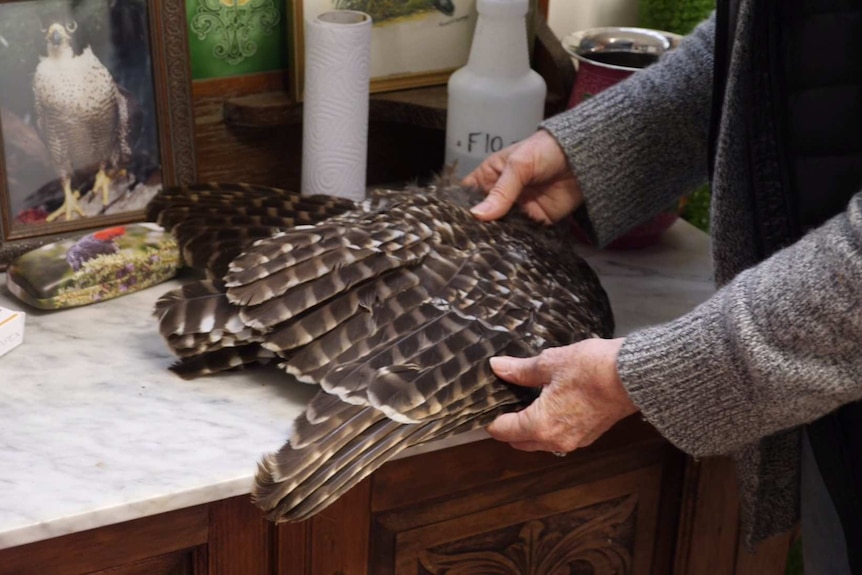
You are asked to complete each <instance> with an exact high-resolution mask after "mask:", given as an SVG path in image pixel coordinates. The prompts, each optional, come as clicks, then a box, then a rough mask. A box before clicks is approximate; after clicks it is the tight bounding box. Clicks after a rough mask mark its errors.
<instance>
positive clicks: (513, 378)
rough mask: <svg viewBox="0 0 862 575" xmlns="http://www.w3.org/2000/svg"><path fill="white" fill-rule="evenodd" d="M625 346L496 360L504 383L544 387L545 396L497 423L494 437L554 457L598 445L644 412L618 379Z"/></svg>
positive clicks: (599, 343) (589, 345)
mask: <svg viewBox="0 0 862 575" xmlns="http://www.w3.org/2000/svg"><path fill="white" fill-rule="evenodd" d="M622 343H623V339H622V338H620V339H598V338H594V339H587V340H584V341H580V342H578V343H575V344H572V345H567V346H564V347H555V348H549V349H546V350H544V351H543V352H542V353H540V354H539V355H537V356H535V357H531V358H525V359H519V358H513V357H494V358H491V368H492V369H493V370H494V372H495V373H496V374H497V375H498V376H499V377H500V378H502V379H504V380H506V381H508V382H510V383H515V384H518V385H524V386H530V387H538V386H542V392H541V395H539V397H538V398H537V399H536V400H535V401H534V402H533V403H532V404H531V405H530V406H529V407H527V408H526V409H524V410H522V411H518V412H516V413H506V414H503V415H500V416H499V417H497V419H495V420H494V421H493V422H492V423H491V424H490V425H489V426H488V428H487V429H488V433H489V434H490V435H491V437H493V438H494V439H497V440H499V441H505V442H507V443H510V444H511V445H512V447H514V448H516V449H521V450H523V451H551V452H554V453H568V452H570V451H573V450H575V449H577V448H579V447H584V446H587V445H589V444H590V443H592V442H593V441H595V440H596V439H598V438H599V437H600V436H601V435H602V434H603V433H604V432H605V431H607V430H608V429H610V428H611V427H612V426H613V425H614V424H615V423H616V422H618V421H619V420H621V419H623V418H624V417H626V416H628V415H631V414H633V413H635V412H637V411H638V409H637V407H636V406H635V405H634V403H632V401H631V399H629V396H628V394H627V393H626V390H625V388H624V387H623V385H622V383H621V382H620V378H619V374H618V373H617V367H616V360H617V355H618V353H619V350H620V347H621V346H622Z"/></svg>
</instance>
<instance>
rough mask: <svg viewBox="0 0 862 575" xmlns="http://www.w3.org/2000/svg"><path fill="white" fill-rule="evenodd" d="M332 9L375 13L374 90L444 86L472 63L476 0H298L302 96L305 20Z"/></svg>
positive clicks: (297, 74)
mask: <svg viewBox="0 0 862 575" xmlns="http://www.w3.org/2000/svg"><path fill="white" fill-rule="evenodd" d="M327 10H358V11H360V12H365V13H366V14H368V15H370V16H371V19H372V21H373V22H374V28H373V30H372V32H371V92H372V93H373V92H385V91H390V90H402V89H406V88H417V87H420V86H433V85H436V84H445V83H446V81H447V80H448V79H449V75H450V74H451V73H452V72H453V71H454V70H456V69H458V68H460V67H461V66H463V65H464V64H466V63H467V58H468V57H469V55H470V44H471V42H472V40H473V28H474V26H475V25H476V0H293V18H292V24H293V25H292V28H293V41H292V48H293V54H292V55H293V58H292V60H293V69H294V82H293V83H294V86H295V87H296V96H297V99H298V100H299V99H301V95H302V85H303V81H302V74H303V67H304V51H303V41H304V37H303V36H304V35H303V28H304V26H303V23H304V22H305V20H306V19H308V18H314V17H316V16H317V15H318V14H320V13H322V12H325V11H327Z"/></svg>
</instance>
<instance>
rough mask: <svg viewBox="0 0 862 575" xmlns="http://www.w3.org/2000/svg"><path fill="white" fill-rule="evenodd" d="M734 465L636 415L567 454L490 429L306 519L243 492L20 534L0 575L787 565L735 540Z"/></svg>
mask: <svg viewBox="0 0 862 575" xmlns="http://www.w3.org/2000/svg"><path fill="white" fill-rule="evenodd" d="M737 522H738V512H737V501H736V494H735V487H734V484H733V478H732V466H731V465H729V463H728V462H727V461H726V460H716V461H715V462H710V461H707V462H704V463H700V464H694V463H693V462H691V461H690V460H688V459H687V458H686V457H685V456H683V455H682V454H681V453H680V452H678V451H677V450H675V449H674V448H673V447H671V446H670V445H669V444H667V443H666V442H665V441H664V440H662V439H661V438H660V437H659V436H658V435H657V434H656V433H655V432H654V431H653V430H652V429H651V428H650V427H649V426H648V425H647V424H645V423H643V422H642V421H641V420H640V419H639V418H636V417H633V418H629V419H628V420H626V421H624V422H622V423H621V424H620V425H618V426H617V427H615V428H614V429H612V430H611V431H610V432H609V433H607V434H606V435H605V436H604V437H602V438H601V439H600V440H599V441H598V442H596V444H594V445H592V446H590V447H588V448H585V449H582V450H579V451H577V452H575V453H573V454H570V455H569V456H567V457H562V458H561V457H555V456H553V455H550V454H546V453H522V452H518V451H515V450H513V449H511V448H509V447H508V446H507V445H504V444H500V443H497V442H495V441H493V440H484V441H478V442H474V443H469V444H465V445H461V446H458V447H452V448H448V449H444V450H440V451H434V452H430V453H425V454H421V455H417V456H414V457H409V458H405V459H401V460H397V461H394V462H390V463H388V464H387V465H385V466H383V467H382V468H381V469H379V470H378V471H377V472H376V473H374V474H373V475H372V476H371V477H370V478H369V479H368V480H366V481H363V482H362V483H360V484H359V485H358V486H357V487H356V488H354V489H353V490H352V491H350V492H349V493H348V494H346V495H345V496H344V497H343V498H342V499H340V500H339V501H337V502H336V503H335V504H334V505H332V506H330V507H329V508H327V509H326V510H324V511H323V512H322V513H320V514H319V515H317V516H315V517H313V518H312V519H310V520H308V521H306V522H304V523H299V524H281V525H273V524H271V523H269V522H267V521H266V520H264V519H263V518H262V516H261V513H260V512H259V511H258V510H257V509H256V508H255V507H253V506H252V505H251V503H250V502H249V500H248V497H247V496H246V497H234V498H231V499H227V500H223V501H217V502H214V503H210V504H207V505H199V506H196V507H192V508H189V509H182V510H178V511H172V512H169V513H164V514H161V515H157V516H153V517H147V518H143V519H139V520H135V521H130V522H127V523H122V524H118V525H112V526H107V527H103V528H100V529H94V530H90V531H85V532H81V533H75V534H72V535H66V536H62V537H58V538H55V539H51V540H46V541H40V542H37V543H32V544H29V545H24V546H21V547H17V548H12V549H6V550H0V575H12V574H14V575H28V574H34V575H35V574H39V575H44V574H50V575H84V574H94V575H318V574H320V575H390V574H397V575H408V574H409V575H429V574H435V575H436V574H451V575H455V574H458V575H489V574H493V575H509V574H511V575H520V574H526V573H529V574H532V575H545V574H547V575H551V574H557V573H571V574H578V575H581V574H584V575H587V574H590V575H610V574H617V575H622V574H632V575H645V574H649V573H656V574H665V573H679V574H703V575H707V574H708V575H722V574H738V575H748V574H752V575H753V574H755V573H756V574H758V575H767V574H771V573H774V574H776V575H777V574H779V573H783V569H784V557H785V556H786V552H787V549H788V547H789V543H790V536H789V535H785V536H781V537H777V538H774V539H773V540H772V541H770V542H767V544H766V545H764V546H762V548H761V549H760V552H759V553H758V554H757V555H750V554H747V553H745V552H741V551H740V547H739V545H738V529H737Z"/></svg>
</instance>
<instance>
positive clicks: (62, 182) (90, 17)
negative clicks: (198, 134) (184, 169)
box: [0, 0, 162, 228]
mask: <svg viewBox="0 0 862 575" xmlns="http://www.w3.org/2000/svg"><path fill="white" fill-rule="evenodd" d="M147 14H148V8H147V0H130V1H128V2H111V1H110V0H83V1H69V2H58V1H57V0H40V1H33V2H14V3H0V35H2V36H3V37H4V38H5V40H6V42H5V43H4V44H3V45H2V46H0V69H2V70H3V71H4V82H3V85H2V86H0V106H2V108H3V112H4V116H3V117H4V122H3V124H2V126H0V128H2V136H3V144H4V146H3V147H4V150H5V151H6V154H5V156H6V157H5V164H6V166H7V171H8V174H7V178H6V182H5V183H6V196H7V198H6V200H7V201H6V203H7V204H8V205H9V208H10V209H9V212H10V214H11V218H10V219H11V220H12V225H13V226H14V227H19V228H21V227H26V226H32V225H35V224H51V223H59V222H73V221H80V220H85V219H89V218H94V217H98V216H106V215H116V214H122V213H125V212H132V211H137V210H142V209H143V208H144V206H146V204H147V202H148V201H149V200H150V199H151V198H152V196H153V195H154V194H155V193H156V192H157V191H158V190H159V189H160V188H161V179H162V178H161V167H160V161H159V146H158V134H157V133H156V131H157V128H156V111H155V93H154V82H153V75H152V74H153V73H152V63H151V62H150V55H149V23H148V16H147ZM13 128H14V130H13ZM25 143H26V147H25ZM94 225H97V224H94V223H92V222H89V223H87V224H86V227H92V226H94ZM78 227H82V226H81V225H79V226H78Z"/></svg>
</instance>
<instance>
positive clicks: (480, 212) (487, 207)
mask: <svg viewBox="0 0 862 575" xmlns="http://www.w3.org/2000/svg"><path fill="white" fill-rule="evenodd" d="M490 211H491V204H489V203H488V202H481V203H478V204H476V205H475V206H473V207H472V208H470V212H471V213H473V215H476V216H486V215H488V213H489V212H490Z"/></svg>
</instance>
